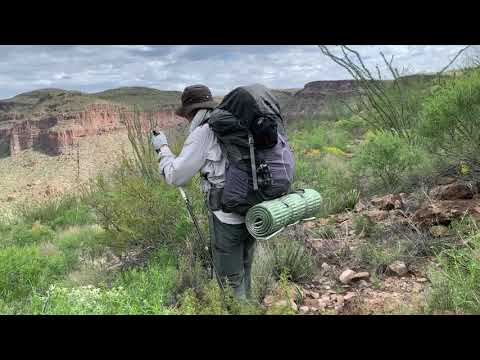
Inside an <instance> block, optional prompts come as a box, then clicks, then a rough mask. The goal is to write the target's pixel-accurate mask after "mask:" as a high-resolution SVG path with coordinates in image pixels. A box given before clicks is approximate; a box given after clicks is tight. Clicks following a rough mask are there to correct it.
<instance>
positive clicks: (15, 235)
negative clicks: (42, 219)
mask: <svg viewBox="0 0 480 360" xmlns="http://www.w3.org/2000/svg"><path fill="white" fill-rule="evenodd" d="M1 233H2V237H1V239H2V241H1V243H0V247H7V246H12V245H16V246H23V245H32V244H37V243H40V242H42V241H49V240H52V239H53V237H54V236H55V232H54V231H53V230H52V229H51V228H50V227H49V226H46V225H42V224H40V223H38V222H36V223H34V224H25V223H16V224H10V225H9V226H5V227H4V228H3V229H2V231H1Z"/></svg>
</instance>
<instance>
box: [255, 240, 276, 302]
mask: <svg viewBox="0 0 480 360" xmlns="http://www.w3.org/2000/svg"><path fill="white" fill-rule="evenodd" d="M274 287H275V273H274V264H273V257H272V254H271V252H269V251H268V248H267V247H266V246H265V244H264V243H263V242H260V243H258V245H257V247H256V249H255V254H254V259H253V265H252V299H254V300H255V301H258V302H261V301H262V300H263V299H264V298H265V296H266V295H268V293H270V292H271V291H272V290H273V288H274Z"/></svg>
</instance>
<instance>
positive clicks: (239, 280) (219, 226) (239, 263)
mask: <svg viewBox="0 0 480 360" xmlns="http://www.w3.org/2000/svg"><path fill="white" fill-rule="evenodd" d="M209 215H210V216H209V218H210V221H209V225H210V238H211V242H212V245H211V247H212V253H213V254H212V255H213V260H214V262H215V267H216V268H217V271H218V275H219V277H220V278H221V280H222V285H223V286H224V287H225V286H226V285H227V284H228V286H230V287H231V288H232V289H233V292H234V295H235V297H236V298H238V299H245V298H247V299H248V298H250V293H251V283H252V280H251V274H252V262H253V253H254V250H255V239H254V238H253V237H252V236H251V235H250V234H249V233H248V231H247V227H246V226H245V224H239V225H231V224H225V223H222V222H221V221H220V220H218V219H217V217H216V216H215V215H214V214H213V213H211V212H210V214H209Z"/></svg>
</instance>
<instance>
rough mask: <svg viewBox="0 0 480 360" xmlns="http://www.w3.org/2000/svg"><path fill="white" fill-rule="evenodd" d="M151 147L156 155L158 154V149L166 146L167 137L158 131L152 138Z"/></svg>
mask: <svg viewBox="0 0 480 360" xmlns="http://www.w3.org/2000/svg"><path fill="white" fill-rule="evenodd" d="M152 145H153V147H154V148H155V151H156V152H157V153H159V152H160V148H161V147H162V146H163V145H168V141H167V137H166V136H165V134H164V133H163V131H158V132H157V133H156V135H153V136H152Z"/></svg>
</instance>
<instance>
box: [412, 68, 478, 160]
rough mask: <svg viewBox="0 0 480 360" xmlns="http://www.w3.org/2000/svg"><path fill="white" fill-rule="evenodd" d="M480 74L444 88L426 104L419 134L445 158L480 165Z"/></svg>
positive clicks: (466, 77)
mask: <svg viewBox="0 0 480 360" xmlns="http://www.w3.org/2000/svg"><path fill="white" fill-rule="evenodd" d="M479 99H480V71H479V70H476V71H472V72H469V73H468V74H465V75H464V76H462V77H458V78H456V79H455V80H452V81H450V82H449V83H447V85H445V86H443V87H441V88H440V89H439V90H437V91H436V92H435V93H434V94H433V95H432V96H430V97H429V98H428V99H427V100H426V101H425V104H424V108H423V111H422V116H421V121H420V125H419V133H420V135H421V136H423V137H424V139H426V142H427V144H428V145H429V147H430V149H431V150H432V151H433V152H435V153H437V154H438V155H440V156H442V157H443V158H444V159H448V160H452V161H455V162H456V163H458V162H460V161H463V162H465V163H467V164H468V165H470V166H473V167H475V168H476V169H479V165H480V155H479V154H480V141H479V139H480V100H479Z"/></svg>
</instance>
